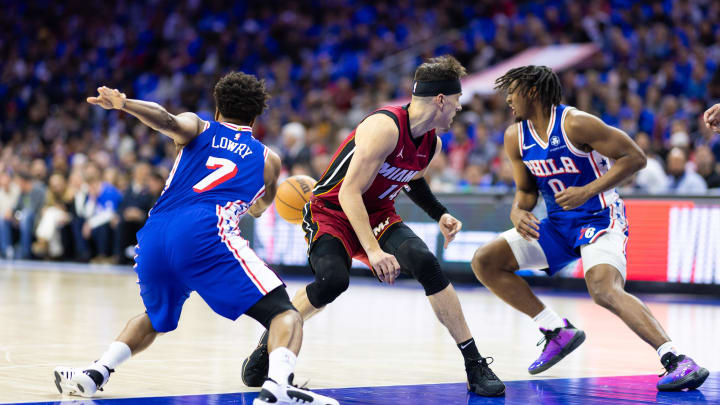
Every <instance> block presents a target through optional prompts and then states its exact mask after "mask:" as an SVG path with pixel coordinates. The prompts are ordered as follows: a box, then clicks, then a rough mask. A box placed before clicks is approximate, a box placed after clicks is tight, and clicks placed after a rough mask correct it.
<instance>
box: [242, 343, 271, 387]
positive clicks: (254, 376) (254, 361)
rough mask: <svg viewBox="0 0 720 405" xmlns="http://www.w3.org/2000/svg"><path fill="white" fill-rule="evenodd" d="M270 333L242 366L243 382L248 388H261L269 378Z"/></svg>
mask: <svg viewBox="0 0 720 405" xmlns="http://www.w3.org/2000/svg"><path fill="white" fill-rule="evenodd" d="M267 342H268V332H267V331H265V333H263V335H262V337H261V338H260V343H258V345H257V347H256V348H255V350H253V352H252V353H250V356H248V357H247V358H246V359H245V360H243V364H242V381H243V383H244V384H245V385H247V386H248V387H260V386H262V385H263V383H264V382H265V379H266V378H267V376H268V368H269V366H270V354H269V353H268V347H267Z"/></svg>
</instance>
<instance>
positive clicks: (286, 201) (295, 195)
mask: <svg viewBox="0 0 720 405" xmlns="http://www.w3.org/2000/svg"><path fill="white" fill-rule="evenodd" d="M315 183H317V182H316V181H315V179H313V178H312V177H310V176H303V175H298V176H290V177H288V178H287V179H285V181H283V182H282V183H280V185H279V186H278V190H277V194H276V195H275V209H276V210H277V212H278V214H280V216H281V217H282V219H284V220H286V221H288V222H290V223H291V224H299V223H301V222H302V220H303V214H302V211H303V206H304V205H305V203H307V202H308V201H309V200H310V196H311V195H312V189H313V187H315Z"/></svg>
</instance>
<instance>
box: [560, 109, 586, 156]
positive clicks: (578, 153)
mask: <svg viewBox="0 0 720 405" xmlns="http://www.w3.org/2000/svg"><path fill="white" fill-rule="evenodd" d="M572 109H574V107H566V108H565V110H563V113H562V118H561V119H560V132H561V133H562V136H563V139H565V144H566V145H567V147H568V150H569V151H570V152H571V153H572V154H573V155H576V156H579V157H584V158H586V157H588V156H590V154H589V153H587V152H583V151H582V150H580V149H578V148H577V147H576V146H575V145H573V143H572V141H570V137H568V135H567V132H565V117H566V116H567V113H568V111H570V110H572Z"/></svg>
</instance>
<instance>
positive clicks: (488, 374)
mask: <svg viewBox="0 0 720 405" xmlns="http://www.w3.org/2000/svg"><path fill="white" fill-rule="evenodd" d="M487 359H490V360H491V361H490V362H491V363H492V360H493V358H492V357H487V358H485V357H480V358H479V359H476V360H468V361H465V372H466V373H467V377H468V391H471V392H474V393H476V394H478V395H482V396H484V397H497V396H500V395H503V394H505V384H503V382H502V381H500V379H499V378H498V377H497V376H496V375H495V373H493V371H492V370H490V366H489V363H488V361H487Z"/></svg>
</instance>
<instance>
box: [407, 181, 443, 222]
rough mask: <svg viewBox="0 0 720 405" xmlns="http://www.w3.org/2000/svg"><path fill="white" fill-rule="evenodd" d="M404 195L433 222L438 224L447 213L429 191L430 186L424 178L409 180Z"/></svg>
mask: <svg viewBox="0 0 720 405" xmlns="http://www.w3.org/2000/svg"><path fill="white" fill-rule="evenodd" d="M405 194H407V196H408V197H410V199H411V200H412V201H413V202H414V203H415V204H416V205H417V206H418V207H420V208H422V209H423V211H425V212H426V213H427V214H428V215H429V216H430V218H432V219H434V220H435V222H439V221H440V217H442V216H443V214H446V213H447V212H448V209H447V208H445V206H444V205H442V204H441V203H440V201H438V199H437V198H436V197H435V195H434V194H433V193H432V191H430V186H428V184H427V181H425V179H424V178H420V179H417V180H410V181H409V182H408V184H407V186H406V187H405Z"/></svg>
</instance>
